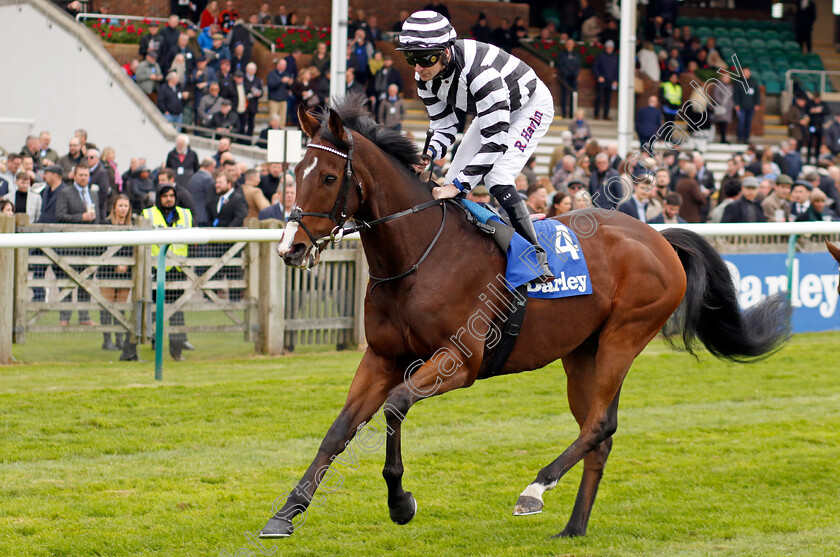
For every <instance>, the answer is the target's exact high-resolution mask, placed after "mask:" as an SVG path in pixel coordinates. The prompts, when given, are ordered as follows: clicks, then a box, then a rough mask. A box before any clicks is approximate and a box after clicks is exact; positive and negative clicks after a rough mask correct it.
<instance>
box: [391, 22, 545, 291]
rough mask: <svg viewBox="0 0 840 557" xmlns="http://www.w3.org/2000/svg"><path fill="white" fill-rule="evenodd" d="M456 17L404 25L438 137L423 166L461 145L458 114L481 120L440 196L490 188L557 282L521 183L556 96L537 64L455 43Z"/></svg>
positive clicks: (404, 43)
mask: <svg viewBox="0 0 840 557" xmlns="http://www.w3.org/2000/svg"><path fill="white" fill-rule="evenodd" d="M455 37H456V34H455V30H454V29H453V28H452V25H450V23H449V20H448V19H446V18H445V17H444V16H442V15H440V14H439V13H437V12H433V11H428V10H424V11H419V12H415V13H413V14H412V15H411V16H410V17H409V18H408V19H406V20H405V22H404V23H403V26H402V32H401V33H400V40H399V47H398V48H397V50H400V51H402V52H403V53H404V54H405V59H406V61H407V62H408V64H409V65H410V66H413V67H414V71H415V75H414V78H415V81H416V82H417V92H418V94H419V96H420V98H421V99H422V100H423V103H424V104H425V105H426V109H427V110H428V112H429V119H430V127H431V130H432V131H433V132H434V133H433V135H432V137H431V140H430V141H429V148H428V151H427V152H425V153H423V157H424V161H425V162H428V161H429V160H437V159H441V158H443V157H444V156H445V155H446V150H447V148H449V147H450V146H451V145H452V143H453V142H454V141H455V133H456V130H457V128H458V116H457V114H456V112H455V109H459V110H461V111H463V112H465V113H467V114H473V115H475V119H474V120H473V123H472V125H470V127H469V129H468V130H467V131H466V133H465V134H464V138H463V140H462V141H461V145H460V147H459V148H458V152H457V154H456V155H455V157H454V159H453V160H452V165H451V166H450V168H449V171H448V172H447V174H446V177H445V179H444V185H443V186H440V187H437V188H435V189H434V190H433V194H434V196H435V198H436V199H446V198H452V197H455V196H457V195H459V194H460V193H461V192H467V191H469V190H471V189H472V188H474V187H475V186H477V185H479V184H480V183H482V182H483V183H484V184H485V185H486V186H487V187H488V188H489V190H490V193H491V194H493V196H494V197H495V198H496V199H497V200H498V201H499V203H500V204H501V206H502V207H504V209H505V210H506V211H507V213H508V215H509V216H510V220H511V223H512V224H513V227H514V229H515V230H516V231H517V232H518V233H519V234H520V235H521V236H523V237H524V238H525V239H527V240H528V241H529V242H531V243H532V244H533V245H534V247H535V248H536V253H537V257H538V261H539V264H540V273H541V275H542V276H541V277H540V278H541V279H542V280H544V281H551V280H553V279H554V277H553V276H552V273H551V270H550V269H549V268H548V264H547V263H546V255H545V251H543V249H542V247H541V246H540V245H539V243H538V242H537V235H536V233H535V232H534V225H533V224H532V223H531V219H530V217H529V213H528V208H527V207H526V206H525V202H524V201H523V200H522V198H521V197H520V196H519V194H518V193H517V192H516V188H515V187H514V178H515V177H516V175H517V174H519V172H520V171H521V170H522V167H523V166H525V163H526V162H527V160H528V158H529V157H530V156H531V155H532V154H533V153H534V150H535V149H536V147H537V143H538V142H539V140H540V138H542V136H543V135H545V132H546V131H547V130H548V127H549V125H550V124H551V121H552V118H553V117H554V100H553V99H552V97H551V93H550V92H549V90H548V87H546V85H545V83H543V82H542V81H541V80H540V79H539V78H538V77H537V74H536V73H535V72H534V70H533V69H531V67H529V66H528V65H527V64H525V63H524V62H523V61H521V60H519V59H518V58H516V57H514V56H511V55H510V54H508V53H506V52H504V51H502V50H500V49H499V48H497V47H495V46H493V45H489V44H486V43H481V42H477V41H473V40H456V39H455Z"/></svg>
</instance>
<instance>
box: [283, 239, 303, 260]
mask: <svg viewBox="0 0 840 557" xmlns="http://www.w3.org/2000/svg"><path fill="white" fill-rule="evenodd" d="M305 251H306V246H305V245H304V244H303V242H298V243H297V244H294V245H293V246H292V247H291V249H289V251H287V252H286V253H284V254H283V259H284V260H285V261H295V260H297V259H299V258H301V257H302V256H303V253H304V252H305Z"/></svg>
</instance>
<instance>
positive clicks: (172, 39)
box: [123, 0, 445, 144]
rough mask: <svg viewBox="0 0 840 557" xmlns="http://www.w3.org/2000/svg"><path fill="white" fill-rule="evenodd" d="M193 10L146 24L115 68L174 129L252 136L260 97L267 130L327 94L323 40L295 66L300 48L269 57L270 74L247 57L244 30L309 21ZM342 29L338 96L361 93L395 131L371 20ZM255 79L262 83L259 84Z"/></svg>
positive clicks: (392, 97) (394, 79) (393, 77)
mask: <svg viewBox="0 0 840 557" xmlns="http://www.w3.org/2000/svg"><path fill="white" fill-rule="evenodd" d="M439 7H443V8H444V9H445V6H442V5H440V4H439ZM194 8H195V6H194V5H193V4H188V5H186V6H183V5H178V6H173V13H172V15H171V16H170V17H169V19H168V21H167V22H166V24H165V25H163V26H161V25H160V24H159V23H158V22H156V21H151V22H150V23H149V26H148V32H147V33H146V34H145V35H144V36H143V38H142V40H141V42H140V45H139V48H138V58H137V59H136V60H131V61H130V62H128V63H127V64H125V65H124V66H123V69H124V70H125V72H126V73H127V75H129V76H130V77H131V78H132V79H133V80H134V81H135V82H136V83H137V85H138V86H139V87H140V88H141V89H142V90H143V92H144V93H146V94H147V95H148V96H149V97H150V98H151V99H152V100H153V101H154V102H155V103H156V104H157V106H158V108H159V109H160V111H161V112H162V113H163V114H164V116H165V117H166V119H167V120H168V121H169V122H171V123H172V124H173V125H174V126H176V128H177V129H178V130H179V131H180V128H181V125H182V124H188V125H195V126H200V127H203V128H209V129H212V130H213V131H214V132H217V133H218V134H228V135H230V134H239V135H244V136H249V137H253V136H254V135H255V134H256V133H257V132H256V130H255V121H256V115H257V113H258V112H259V106H260V101H261V100H263V99H264V100H266V101H268V102H267V104H268V112H269V119H272V118H278V119H279V123H275V125H274V126H273V129H283V128H285V127H286V126H287V125H296V124H297V113H296V111H297V108H298V106H303V107H304V108H305V109H306V110H314V109H316V108H318V107H321V106H323V105H324V104H325V103H326V101H327V99H328V98H329V95H330V53H329V51H328V48H327V43H326V42H324V41H320V42H318V43H317V46H316V49H315V52H314V53H313V54H312V56H311V59H310V62H309V64H308V65H304V64H303V60H302V53H301V51H300V49H292V52H291V53H289V54H288V55H286V56H285V57H278V58H276V59H274V60H273V61H272V67H271V68H267V67H264V68H260V67H258V65H257V64H258V63H257V61H256V60H254V59H253V44H254V37H253V35H252V34H251V33H250V32H249V30H248V28H247V25H281V26H304V27H307V26H311V25H312V22H311V19H310V18H309V17H305V18H304V19H303V21H299V17H298V15H297V14H295V13H291V12H288V11H287V9H286V7H285V6H284V5H280V6H279V7H278V8H277V10H276V13H275V14H274V15H272V14H271V11H270V7H269V5H268V4H263V5H262V6H261V8H260V12H259V13H257V14H252V15H250V16H248V17H247V18H245V17H244V16H242V15H240V13H239V11H238V10H237V8H236V5H235V3H234V2H233V1H232V0H227V1H226V2H225V9H224V10H220V4H219V3H218V2H216V1H215V0H213V1H211V2H210V3H209V4H207V7H206V8H205V9H204V10H203V11H201V12H200V13H196V12H195V10H194ZM400 17H401V18H404V17H407V13H401V14H400ZM397 23H399V22H397ZM395 25H396V24H395ZM348 29H349V37H348V49H347V66H348V72H347V77H346V85H345V90H346V91H347V92H358V93H361V94H363V95H364V96H365V97H367V99H368V107H369V109H370V111H371V112H372V114H373V115H374V117H375V118H377V120H378V121H380V122H381V123H383V124H385V125H387V126H388V127H390V128H393V129H401V125H402V120H403V118H404V116H405V109H404V107H403V104H402V94H403V87H404V85H403V80H402V77H401V76H400V73H399V72H398V71H397V70H396V69H395V68H394V67H393V62H394V61H393V59H392V58H391V57H390V56H389V55H384V56H383V54H382V52H381V51H379V50H377V48H376V46H375V45H376V43H377V42H378V41H382V40H384V31H383V30H382V29H381V28H380V27H379V21H378V18H377V17H376V16H374V15H370V16H366V15H365V12H364V10H356V11H355V13H354V17H353V18H351V20H350V22H349V26H348ZM260 70H262V71H260ZM349 70H352V71H349ZM258 74H262V75H267V78H266V79H265V80H262V79H261V78H260V77H258ZM204 133H207V132H204ZM234 137H235V136H234ZM237 140H238V141H244V142H248V140H247V139H243V138H238V139H237ZM260 144H262V143H260Z"/></svg>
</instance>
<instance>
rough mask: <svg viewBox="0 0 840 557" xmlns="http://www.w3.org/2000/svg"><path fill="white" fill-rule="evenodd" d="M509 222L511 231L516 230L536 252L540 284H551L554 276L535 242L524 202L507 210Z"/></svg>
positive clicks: (534, 232)
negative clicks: (511, 226) (511, 225)
mask: <svg viewBox="0 0 840 557" xmlns="http://www.w3.org/2000/svg"><path fill="white" fill-rule="evenodd" d="M507 212H508V216H509V217H510V222H511V224H513V229H514V230H516V231H517V232H518V233H519V235H520V236H522V237H523V238H525V239H526V240H528V241H529V242H531V244H532V245H533V246H534V249H535V250H536V256H537V263H538V264H539V266H540V268H539V271H540V276H539V279H538V280H540V281H542V282H551V281H553V280H554V274H553V273H552V272H551V269H549V267H548V259H547V258H546V255H545V250H544V249H543V247H542V246H541V245H540V243H539V242H538V241H537V232H536V230H534V223H533V222H531V215H530V214H529V213H528V207H526V206H525V202H524V201H518V202H517V203H515V204H514V205H512V206H511V207H509V208H508V209H507Z"/></svg>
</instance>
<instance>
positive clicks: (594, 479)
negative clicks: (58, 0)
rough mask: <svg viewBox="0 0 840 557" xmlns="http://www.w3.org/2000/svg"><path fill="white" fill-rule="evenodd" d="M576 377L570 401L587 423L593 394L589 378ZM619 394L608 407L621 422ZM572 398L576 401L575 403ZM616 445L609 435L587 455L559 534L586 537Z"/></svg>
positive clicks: (571, 384)
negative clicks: (563, 526)
mask: <svg viewBox="0 0 840 557" xmlns="http://www.w3.org/2000/svg"><path fill="white" fill-rule="evenodd" d="M576 379H578V380H577V381H575V380H573V379H572V378H571V377H570V378H569V381H568V393H569V404H570V407H571V408H572V413H573V414H574V416H575V419H576V420H577V422H578V424H580V425H581V426H583V424H584V422H585V421H586V416H587V415H588V412H589V408H588V404H587V403H588V402H589V396H587V395H589V393H587V392H586V383H585V381H584V380H581V379H582V378H580V377H576ZM619 394H620V392H619V393H617V394H616V395H615V398H614V399H613V402H612V404H611V405H610V407H609V410H608V412H609V414H610V416H611V417H610V418H609V419H611V420H612V421H614V422H615V421H617V414H618V398H619ZM590 396H591V395H590ZM572 399H574V400H575V402H572ZM612 444H613V438H612V437H608V438H606V439H605V440H603V441H601V443H600V444H598V445H596V446H595V448H594V449H592V450H591V451H589V452H588V453H586V456H585V457H583V476H582V477H581V479H580V487H579V488H578V493H577V497H576V498H575V506H574V508H573V509H572V515H571V516H570V517H569V522H568V524H566V527H565V528H564V529H563V531H562V532H560V533H559V534H557V535H558V536H563V537H567V536H583V535H584V534H586V525H587V524H588V523H589V515H590V514H591V513H592V506H593V505H594V504H595V496H596V495H597V494H598V484H600V483H601V477H602V476H603V475H604V466H605V465H606V463H607V458H608V457H609V456H610V450H612Z"/></svg>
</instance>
